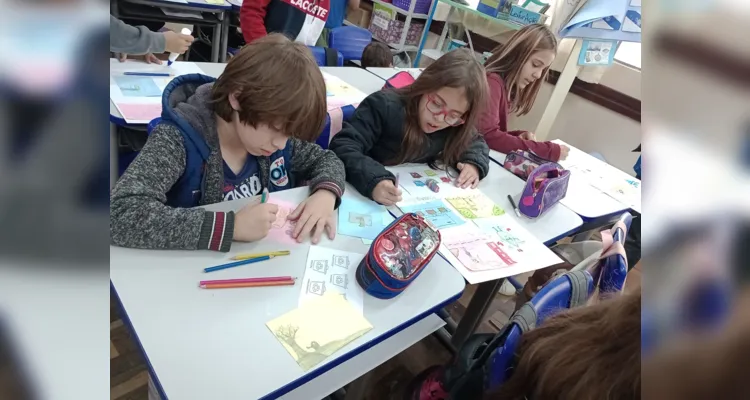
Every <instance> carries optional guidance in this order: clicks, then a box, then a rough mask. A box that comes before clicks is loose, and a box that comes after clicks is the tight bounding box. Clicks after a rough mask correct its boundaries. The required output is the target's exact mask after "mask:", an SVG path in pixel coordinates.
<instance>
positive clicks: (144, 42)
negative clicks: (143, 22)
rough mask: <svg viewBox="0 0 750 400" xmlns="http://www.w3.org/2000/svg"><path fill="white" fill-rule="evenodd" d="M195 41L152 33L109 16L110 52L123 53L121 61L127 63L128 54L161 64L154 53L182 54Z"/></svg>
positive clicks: (179, 35)
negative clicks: (144, 56) (143, 56)
mask: <svg viewBox="0 0 750 400" xmlns="http://www.w3.org/2000/svg"><path fill="white" fill-rule="evenodd" d="M194 39H195V38H193V37H192V36H190V35H183V34H181V33H177V32H172V31H165V32H152V31H151V30H149V29H148V28H147V27H145V26H138V27H136V26H131V25H128V24H126V23H124V22H122V21H120V20H119V19H117V18H115V17H113V16H111V15H110V16H109V51H111V52H113V53H121V55H120V61H125V59H126V58H127V54H134V55H141V54H146V55H147V56H146V61H147V62H149V63H152V62H154V63H157V64H161V60H159V59H158V58H156V57H154V56H153V54H152V53H164V52H167V53H178V54H182V53H184V52H186V51H187V49H188V48H189V47H190V44H191V43H193V40H194Z"/></svg>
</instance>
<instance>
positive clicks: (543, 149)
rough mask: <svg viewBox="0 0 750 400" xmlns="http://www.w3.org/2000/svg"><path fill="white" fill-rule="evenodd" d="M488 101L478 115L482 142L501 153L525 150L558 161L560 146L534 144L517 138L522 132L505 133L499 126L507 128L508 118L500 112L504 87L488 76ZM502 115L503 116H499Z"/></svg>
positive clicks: (478, 126)
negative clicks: (484, 141) (482, 136)
mask: <svg viewBox="0 0 750 400" xmlns="http://www.w3.org/2000/svg"><path fill="white" fill-rule="evenodd" d="M487 84H488V86H489V101H488V102H487V106H486V107H485V108H484V110H483V111H482V113H481V114H480V115H479V121H478V122H477V130H479V132H480V133H481V134H483V135H484V140H486V141H487V145H488V146H489V147H490V148H491V149H492V150H496V151H499V152H501V153H509V152H511V151H513V150H526V151H531V152H532V153H534V154H536V155H538V156H539V157H542V158H544V159H547V160H553V161H557V160H559V159H560V146H559V145H558V144H556V143H552V142H536V141H533V140H525V139H521V138H520V137H518V136H519V135H520V134H521V133H523V132H524V131H512V132H505V131H503V130H502V129H500V127H501V126H507V118H508V116H507V115H505V113H501V112H500V105H501V103H502V102H503V99H504V98H505V96H507V94H506V92H505V86H504V84H503V82H502V81H500V80H499V79H497V78H495V77H493V76H492V75H490V76H489V78H488V79H487ZM501 114H503V115H501Z"/></svg>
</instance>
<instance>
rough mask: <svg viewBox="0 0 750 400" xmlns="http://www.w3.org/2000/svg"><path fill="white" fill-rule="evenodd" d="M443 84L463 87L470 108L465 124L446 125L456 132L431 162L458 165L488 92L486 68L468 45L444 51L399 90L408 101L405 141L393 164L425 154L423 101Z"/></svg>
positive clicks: (473, 131)
mask: <svg viewBox="0 0 750 400" xmlns="http://www.w3.org/2000/svg"><path fill="white" fill-rule="evenodd" d="M443 87H451V88H463V89H464V95H465V96H466V100H467V101H468V103H469V110H468V111H467V112H466V114H464V116H463V120H464V123H463V124H462V125H459V126H455V127H448V128H446V129H452V130H453V132H452V133H451V134H450V135H448V140H447V141H446V142H445V148H443V151H442V152H441V153H440V154H439V155H438V156H437V159H435V160H430V162H429V163H430V164H433V165H434V164H435V162H436V161H440V162H441V163H442V164H443V165H444V166H445V167H448V166H450V167H455V166H456V164H458V161H459V159H460V157H461V155H462V154H463V153H464V152H465V151H466V149H467V148H468V147H469V143H470V142H471V141H472V139H474V137H475V135H477V132H476V130H475V129H474V123H475V122H476V119H477V116H478V115H479V111H481V110H480V107H484V102H485V97H486V96H487V77H486V76H485V72H484V69H483V68H482V65H481V64H480V63H479V61H477V59H476V57H474V55H473V54H472V52H471V51H470V50H468V49H456V50H453V51H451V52H449V53H447V54H445V55H443V56H442V57H440V58H438V59H437V60H436V61H435V62H434V63H432V64H430V66H428V67H427V68H425V70H424V71H422V74H420V75H419V78H417V80H416V81H414V83H412V84H411V85H409V86H407V87H405V88H402V89H399V90H398V92H399V93H400V94H401V95H402V96H403V98H404V99H405V102H406V121H405V126H404V140H403V141H402V142H401V152H400V154H399V155H398V156H396V158H395V159H394V160H391V162H390V163H389V164H390V165H396V164H402V163H404V162H409V161H413V160H415V159H418V158H419V157H420V156H421V153H422V152H423V151H424V142H425V139H426V135H425V133H424V132H422V129H421V128H420V126H419V111H420V110H419V101H420V99H421V98H422V96H424V95H426V94H430V93H434V92H436V91H438V90H440V88H443Z"/></svg>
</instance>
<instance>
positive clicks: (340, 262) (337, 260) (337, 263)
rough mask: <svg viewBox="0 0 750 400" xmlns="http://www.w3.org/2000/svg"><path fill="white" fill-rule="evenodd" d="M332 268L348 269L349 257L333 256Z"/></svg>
mask: <svg viewBox="0 0 750 400" xmlns="http://www.w3.org/2000/svg"><path fill="white" fill-rule="evenodd" d="M333 266H334V267H339V268H346V269H349V257H347V256H340V255H337V254H334V255H333Z"/></svg>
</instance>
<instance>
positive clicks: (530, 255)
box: [473, 214, 560, 269]
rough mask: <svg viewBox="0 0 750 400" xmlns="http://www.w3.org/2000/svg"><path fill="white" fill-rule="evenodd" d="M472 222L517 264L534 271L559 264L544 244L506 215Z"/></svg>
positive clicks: (557, 259)
mask: <svg viewBox="0 0 750 400" xmlns="http://www.w3.org/2000/svg"><path fill="white" fill-rule="evenodd" d="M473 222H474V225H476V227H477V228H478V229H479V230H480V231H481V232H483V233H485V234H489V235H491V237H492V240H493V241H495V242H497V245H498V246H499V248H500V249H502V250H503V251H505V252H506V253H507V254H508V255H510V257H511V258H513V259H514V260H515V261H517V262H518V263H519V264H521V263H523V264H524V265H526V266H529V267H532V268H534V269H536V268H541V267H546V266H548V265H552V264H556V263H558V262H560V258H559V257H557V256H556V255H555V253H553V252H552V251H551V250H550V249H549V248H548V247H547V246H545V245H544V243H542V242H540V241H539V240H537V239H536V238H535V237H534V235H532V234H531V233H530V232H529V231H527V230H526V229H524V228H523V227H522V226H521V225H520V224H519V223H518V222H516V221H515V220H514V219H513V218H511V217H510V216H509V215H507V214H506V215H502V216H499V217H492V218H482V219H475V220H474V221H473Z"/></svg>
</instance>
